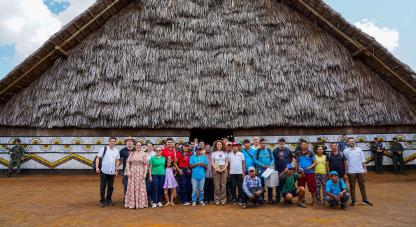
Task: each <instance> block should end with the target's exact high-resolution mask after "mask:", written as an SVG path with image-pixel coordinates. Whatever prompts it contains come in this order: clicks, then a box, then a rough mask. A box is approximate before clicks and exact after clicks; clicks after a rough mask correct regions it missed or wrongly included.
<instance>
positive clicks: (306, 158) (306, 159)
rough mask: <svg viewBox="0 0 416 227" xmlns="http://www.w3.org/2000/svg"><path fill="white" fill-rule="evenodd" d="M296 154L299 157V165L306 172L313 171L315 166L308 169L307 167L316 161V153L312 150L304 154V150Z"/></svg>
mask: <svg viewBox="0 0 416 227" xmlns="http://www.w3.org/2000/svg"><path fill="white" fill-rule="evenodd" d="M296 156H297V158H298V163H299V167H300V168H302V169H303V171H304V173H313V168H312V169H310V170H306V168H308V167H309V166H311V165H312V164H313V161H315V154H314V153H313V152H311V151H308V152H306V153H305V154H303V153H302V151H299V152H298V153H297V154H296Z"/></svg>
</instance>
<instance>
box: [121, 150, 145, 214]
mask: <svg viewBox="0 0 416 227" xmlns="http://www.w3.org/2000/svg"><path fill="white" fill-rule="evenodd" d="M147 166H148V158H147V154H146V153H145V152H144V151H143V149H142V143H141V142H137V143H136V151H134V152H133V154H131V155H130V156H129V158H128V159H127V164H126V175H127V176H128V178H129V180H128V184H127V192H126V200H125V204H124V206H125V207H128V208H136V209H137V208H145V207H147V206H148V203H147V192H146V169H147Z"/></svg>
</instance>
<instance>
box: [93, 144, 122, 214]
mask: <svg viewBox="0 0 416 227" xmlns="http://www.w3.org/2000/svg"><path fill="white" fill-rule="evenodd" d="M116 140H117V139H116V138H114V137H110V139H109V140H108V146H106V147H103V148H101V150H100V151H99V152H98V154H97V157H98V158H97V159H96V160H95V166H96V167H95V171H96V172H97V173H99V174H100V196H101V199H100V206H101V207H104V206H105V202H107V206H110V205H111V206H114V204H113V201H112V199H111V196H112V195H113V190H114V177H115V176H117V175H118V169H119V165H120V152H119V150H118V149H117V148H116ZM100 162H101V163H100ZM100 164H101V166H100ZM106 185H107V196H106V197H104V196H105V187H106Z"/></svg>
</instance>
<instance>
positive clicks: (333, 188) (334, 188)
mask: <svg viewBox="0 0 416 227" xmlns="http://www.w3.org/2000/svg"><path fill="white" fill-rule="evenodd" d="M340 181H341V187H342V190H341V188H340V187H339V182H340ZM344 189H347V185H345V182H344V180H343V179H341V178H339V179H338V181H337V182H336V183H334V182H333V181H332V179H329V180H328V181H327V182H326V189H325V191H326V192H329V193H331V194H334V195H338V194H339V193H340V192H342V191H344Z"/></svg>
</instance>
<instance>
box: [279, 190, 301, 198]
mask: <svg viewBox="0 0 416 227" xmlns="http://www.w3.org/2000/svg"><path fill="white" fill-rule="evenodd" d="M289 193H290V194H292V196H293V197H296V196H299V193H298V192H297V189H295V190H292V191H288V192H283V193H282V197H283V198H286V195H287V194H289Z"/></svg>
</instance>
